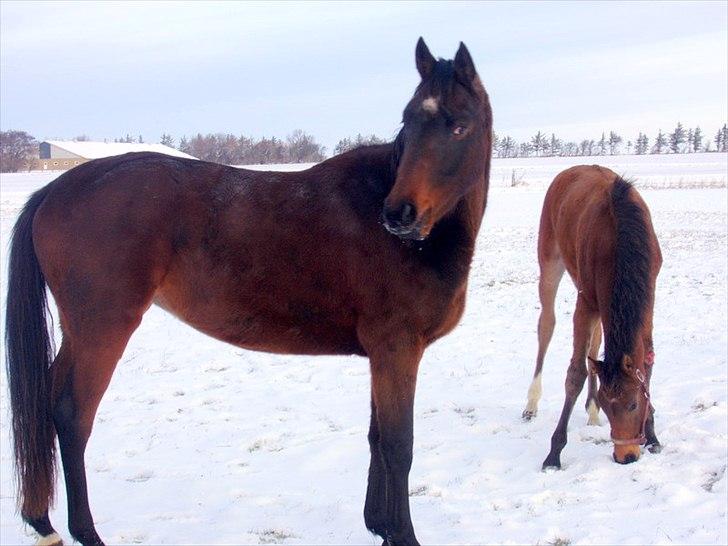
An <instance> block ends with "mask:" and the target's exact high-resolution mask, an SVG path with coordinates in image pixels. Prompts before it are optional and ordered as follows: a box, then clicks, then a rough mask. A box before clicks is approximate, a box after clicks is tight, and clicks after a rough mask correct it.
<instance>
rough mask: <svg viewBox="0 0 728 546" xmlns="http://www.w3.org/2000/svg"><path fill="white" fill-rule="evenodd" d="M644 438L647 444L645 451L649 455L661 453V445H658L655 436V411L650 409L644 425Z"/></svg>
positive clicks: (658, 441) (658, 442)
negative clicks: (646, 450) (647, 451)
mask: <svg viewBox="0 0 728 546" xmlns="http://www.w3.org/2000/svg"><path fill="white" fill-rule="evenodd" d="M645 438H647V442H646V443H645V445H646V446H647V449H648V450H649V452H650V453H659V452H660V451H662V444H661V443H660V440H658V439H657V435H656V434H655V409H654V408H650V416H649V417H648V418H647V422H646V423H645Z"/></svg>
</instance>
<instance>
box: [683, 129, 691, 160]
mask: <svg viewBox="0 0 728 546" xmlns="http://www.w3.org/2000/svg"><path fill="white" fill-rule="evenodd" d="M685 151H686V152H687V153H689V154H691V153H693V130H692V129H688V136H687V138H686V140H685Z"/></svg>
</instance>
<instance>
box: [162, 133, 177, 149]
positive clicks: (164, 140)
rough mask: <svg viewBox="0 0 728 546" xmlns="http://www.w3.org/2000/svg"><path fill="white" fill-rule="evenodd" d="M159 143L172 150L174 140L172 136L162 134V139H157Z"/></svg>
mask: <svg viewBox="0 0 728 546" xmlns="http://www.w3.org/2000/svg"><path fill="white" fill-rule="evenodd" d="M159 143H160V144H164V145H165V146H169V147H170V148H174V139H173V138H172V135H168V134H167V133H162V138H160V139H159Z"/></svg>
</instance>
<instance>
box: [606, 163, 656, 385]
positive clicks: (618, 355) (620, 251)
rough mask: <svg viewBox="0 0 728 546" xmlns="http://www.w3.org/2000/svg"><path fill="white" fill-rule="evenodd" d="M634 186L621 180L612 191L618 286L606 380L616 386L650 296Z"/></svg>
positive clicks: (646, 244) (645, 237) (646, 242)
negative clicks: (615, 383) (632, 196)
mask: <svg viewBox="0 0 728 546" xmlns="http://www.w3.org/2000/svg"><path fill="white" fill-rule="evenodd" d="M631 192H632V184H630V183H629V182H627V181H625V180H623V179H622V178H620V177H617V179H616V180H615V181H614V187H613V188H612V210H613V213H614V218H615V223H616V226H615V227H616V239H615V261H614V283H613V286H612V301H611V305H610V313H609V328H607V332H606V340H605V356H604V366H603V370H604V379H605V381H606V382H607V383H608V384H614V382H615V381H614V380H615V379H616V378H617V377H618V375H619V372H620V370H621V364H622V359H623V357H624V355H626V354H630V353H631V352H632V351H633V350H634V345H635V340H636V336H637V334H638V333H639V331H640V329H641V328H642V326H643V323H644V318H645V310H646V307H647V304H648V301H649V297H650V269H651V265H652V258H651V253H650V239H649V230H648V227H647V222H646V221H645V216H644V212H643V210H642V208H641V207H640V206H639V204H638V203H637V202H635V201H634V200H633V199H631V198H630V194H631Z"/></svg>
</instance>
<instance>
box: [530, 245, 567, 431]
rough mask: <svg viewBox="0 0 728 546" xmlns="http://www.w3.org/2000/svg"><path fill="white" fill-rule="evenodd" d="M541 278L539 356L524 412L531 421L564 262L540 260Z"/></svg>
mask: <svg viewBox="0 0 728 546" xmlns="http://www.w3.org/2000/svg"><path fill="white" fill-rule="evenodd" d="M540 262H541V263H540V268H541V276H540V277H539V281H538V296H539V299H540V300H541V315H540V316H539V318H538V355H537V356H536V370H535V371H534V372H533V381H531V386H530V387H529V388H528V403H527V404H526V409H525V410H523V415H522V416H523V419H524V420H526V421H530V420H531V419H533V418H534V417H535V416H536V413H537V412H538V401H539V399H540V398H541V369H542V368H543V361H544V357H545V356H546V350H547V349H548V347H549V343H550V342H551V336H552V335H553V333H554V326H555V324H556V315H555V314H554V302H555V300H556V292H557V290H558V288H559V283H560V282H561V277H562V276H563V275H564V262H563V261H562V260H561V258H559V257H558V256H553V257H550V258H547V259H542V260H540Z"/></svg>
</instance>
